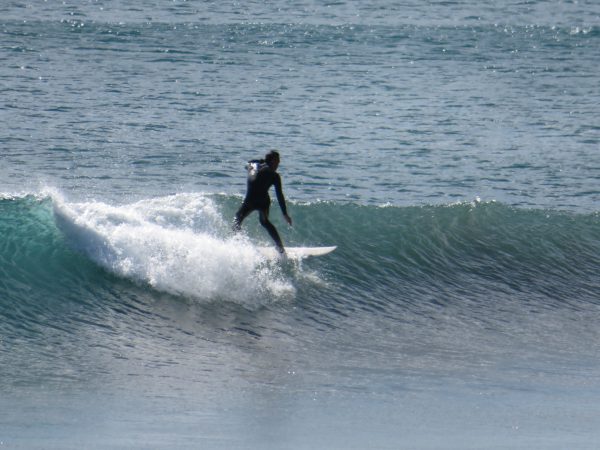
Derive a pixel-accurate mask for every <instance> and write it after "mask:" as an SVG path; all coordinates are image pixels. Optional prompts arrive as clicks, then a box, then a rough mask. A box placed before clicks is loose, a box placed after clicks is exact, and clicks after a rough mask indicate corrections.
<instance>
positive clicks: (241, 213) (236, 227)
mask: <svg viewBox="0 0 600 450" xmlns="http://www.w3.org/2000/svg"><path fill="white" fill-rule="evenodd" d="M253 210H254V209H253V208H252V207H251V206H250V205H249V204H248V203H246V202H244V203H242V206H240V209H239V210H238V212H237V213H235V218H234V219H233V227H232V228H233V231H240V230H241V229H242V222H243V221H244V219H245V218H246V217H248V215H249V214H250V213H251V212H252V211H253Z"/></svg>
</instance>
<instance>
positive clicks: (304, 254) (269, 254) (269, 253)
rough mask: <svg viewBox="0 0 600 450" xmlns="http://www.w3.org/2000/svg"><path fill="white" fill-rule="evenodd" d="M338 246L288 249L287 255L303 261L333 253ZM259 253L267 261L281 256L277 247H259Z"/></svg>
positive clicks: (286, 250) (286, 249)
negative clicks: (310, 257)
mask: <svg viewBox="0 0 600 450" xmlns="http://www.w3.org/2000/svg"><path fill="white" fill-rule="evenodd" d="M336 248H337V246H335V245H334V246H331V247H286V248H285V253H286V255H287V257H288V258H291V259H303V258H308V257H309V256H322V255H326V254H328V253H331V252H332V251H334V250H335V249H336ZM258 251H259V252H260V253H261V255H263V256H264V257H265V258H267V259H278V258H280V257H281V254H280V253H279V252H278V251H277V250H276V249H275V247H258Z"/></svg>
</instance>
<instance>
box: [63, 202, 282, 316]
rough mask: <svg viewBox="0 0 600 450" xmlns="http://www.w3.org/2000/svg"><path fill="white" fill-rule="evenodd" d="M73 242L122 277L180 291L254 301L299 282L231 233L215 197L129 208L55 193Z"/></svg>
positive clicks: (203, 296) (205, 297) (193, 295)
mask: <svg viewBox="0 0 600 450" xmlns="http://www.w3.org/2000/svg"><path fill="white" fill-rule="evenodd" d="M53 206H54V211H55V215H56V219H57V223H58V225H59V227H60V229H61V230H62V231H63V232H64V234H65V236H66V237H67V240H68V242H69V243H70V245H71V246H72V247H73V248H75V249H76V250H78V251H80V252H81V253H83V254H85V255H86V256H87V257H89V258H90V259H91V260H93V261H94V262H96V263H97V264H98V265H100V266H101V267H103V268H105V269H107V270H109V271H110V272H113V273H115V274H117V275H119V276H122V277H125V278H128V279H133V280H136V281H137V282H141V283H147V284H148V285H150V286H152V287H153V288H155V289H157V290H160V291H164V292H168V293H171V294H175V295H182V296H186V297H191V298H196V299H201V300H216V299H226V300H229V301H235V302H239V303H244V304H247V305H252V304H256V303H258V304H261V302H265V301H269V299H271V298H272V297H273V296H276V297H281V296H286V295H292V294H293V292H294V288H293V286H292V285H291V284H290V283H289V282H287V281H286V280H285V279H284V278H283V276H282V275H281V273H280V271H279V270H278V268H277V267H276V266H275V265H273V264H270V263H268V262H267V261H265V259H264V258H263V257H261V255H260V254H259V252H258V251H257V250H256V247H254V246H253V245H252V244H251V243H250V242H249V241H248V240H247V239H246V238H244V237H243V236H231V235H229V236H227V235H224V233H223V230H224V229H225V228H226V226H225V224H224V223H223V221H222V218H221V216H220V215H219V213H218V210H217V208H216V206H215V204H214V202H213V201H212V200H210V199H209V198H207V197H205V196H203V195H201V194H185V195H174V196H169V197H163V198H155V199H150V200H144V201H139V202H136V203H133V204H129V205H109V204H106V203H103V202H97V201H92V202H83V203H69V202H66V201H65V200H64V199H62V198H60V196H55V197H54V198H53Z"/></svg>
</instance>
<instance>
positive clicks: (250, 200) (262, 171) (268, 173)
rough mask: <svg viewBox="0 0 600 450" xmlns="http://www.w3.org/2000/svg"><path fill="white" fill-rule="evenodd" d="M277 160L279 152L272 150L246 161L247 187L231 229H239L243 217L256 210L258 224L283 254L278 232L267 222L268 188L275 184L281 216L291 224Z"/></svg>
mask: <svg viewBox="0 0 600 450" xmlns="http://www.w3.org/2000/svg"><path fill="white" fill-rule="evenodd" d="M279 161H280V160H279V153H278V152H276V151H275V150H273V151H270V152H269V153H267V154H266V155H265V159H260V160H253V161H250V162H248V166H247V167H248V189H247V192H246V197H245V198H244V201H243V203H242V206H240V209H239V210H238V212H237V213H236V214H235V219H234V221H233V229H234V230H235V231H239V230H240V229H241V227H242V222H243V221H244V219H245V218H246V217H248V215H249V214H250V213H251V212H252V211H258V214H259V215H258V219H259V221H260V224H261V225H262V226H263V227H265V228H266V229H267V231H268V232H269V235H270V236H271V239H273V241H274V242H275V246H276V247H277V251H278V252H279V253H281V254H285V249H284V248H283V243H282V242H281V238H280V237H279V233H278V232H277V229H276V228H275V226H274V225H273V224H272V223H271V222H269V207H270V205H271V198H270V197H269V189H270V188H271V186H275V194H276V195H277V201H278V202H279V207H280V208H281V212H282V213H283V217H284V218H285V221H286V222H287V223H288V224H289V225H292V219H291V218H290V216H288V214H287V208H286V205H285V197H284V196H283V191H282V190H281V178H280V176H279V174H278V173H277V168H278V167H279Z"/></svg>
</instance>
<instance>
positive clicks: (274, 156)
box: [265, 150, 279, 170]
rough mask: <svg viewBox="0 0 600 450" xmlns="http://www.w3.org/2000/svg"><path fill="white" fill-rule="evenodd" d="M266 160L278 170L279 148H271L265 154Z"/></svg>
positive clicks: (272, 167) (271, 166)
mask: <svg viewBox="0 0 600 450" xmlns="http://www.w3.org/2000/svg"><path fill="white" fill-rule="evenodd" d="M265 162H266V163H267V164H268V165H269V167H270V168H271V169H273V170H277V167H278V166H279V152H278V151H277V150H271V151H270V152H269V153H267V154H266V155H265Z"/></svg>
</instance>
